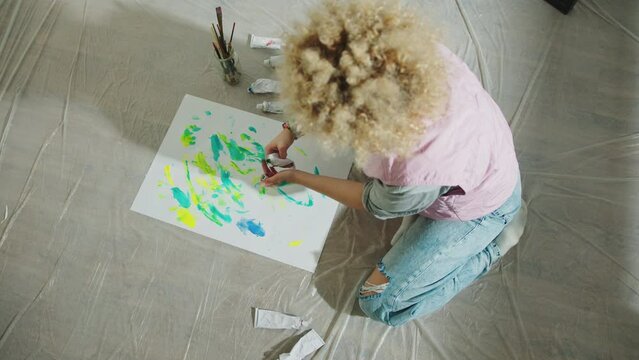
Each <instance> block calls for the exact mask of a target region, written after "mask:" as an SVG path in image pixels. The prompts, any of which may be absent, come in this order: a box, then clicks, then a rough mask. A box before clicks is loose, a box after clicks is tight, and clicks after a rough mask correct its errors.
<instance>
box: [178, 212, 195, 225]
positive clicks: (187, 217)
mask: <svg viewBox="0 0 639 360" xmlns="http://www.w3.org/2000/svg"><path fill="white" fill-rule="evenodd" d="M177 218H178V221H180V222H181V223H183V224H184V225H186V226H188V227H190V228H193V227H195V217H193V215H192V214H191V212H189V211H188V210H187V209H184V208H178V209H177Z"/></svg>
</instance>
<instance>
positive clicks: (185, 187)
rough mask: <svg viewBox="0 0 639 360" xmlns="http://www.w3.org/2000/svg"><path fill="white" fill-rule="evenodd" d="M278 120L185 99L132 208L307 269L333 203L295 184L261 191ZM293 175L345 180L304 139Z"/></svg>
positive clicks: (342, 169) (341, 162)
mask: <svg viewBox="0 0 639 360" xmlns="http://www.w3.org/2000/svg"><path fill="white" fill-rule="evenodd" d="M280 130H281V125H280V123H279V122H277V121H274V120H271V119H268V118H264V117H261V116H258V115H254V114H251V113H247V112H244V111H240V110H237V109H234V108H231V107H228V106H224V105H221V104H217V103H214V102H211V101H207V100H204V99H200V98H196V97H194V96H190V95H186V96H185V97H184V99H183V101H182V104H181V105H180V108H179V109H178V111H177V114H176V115H175V118H174V119H173V122H172V123H171V126H170V128H169V130H168V131H167V134H166V136H165V138H164V141H163V142H162V145H161V146H160V149H159V151H158V153H157V154H156V156H155V159H154V160H153V163H152V164H151V167H150V169H149V171H148V172H147V174H146V177H145V179H144V182H143V183H142V186H141V187H140V190H139V192H138V194H137V197H136V198H135V201H134V202H133V205H132V207H131V209H132V210H134V211H136V212H139V213H142V214H145V215H148V216H150V217H153V218H155V219H158V220H161V221H164V222H167V223H170V224H173V225H176V226H180V227H182V228H185V229H188V230H191V231H194V232H196V233H199V234H202V235H204V236H207V237H210V238H214V239H217V240H219V241H222V242H225V243H228V244H231V245H234V246H237V247H239V248H242V249H245V250H248V251H251V252H254V253H256V254H260V255H263V256H266V257H268V258H271V259H274V260H277V261H280V262H283V263H285V264H289V265H293V266H295V267H298V268H301V269H304V270H308V271H310V272H313V271H314V270H315V267H316V265H317V262H318V260H319V256H320V254H321V252H322V248H323V245H324V241H325V239H326V235H327V233H328V230H329V228H330V226H331V222H332V219H333V216H334V215H335V211H336V209H337V205H338V204H337V202H335V201H333V200H331V199H329V198H327V197H325V196H323V195H321V194H318V193H316V192H314V191H311V190H308V189H305V188H303V187H301V186H298V185H290V184H289V185H284V186H281V187H279V188H271V189H266V188H263V187H262V186H261V185H260V184H259V182H260V176H261V175H262V170H261V164H260V160H261V159H262V158H263V157H264V154H263V146H264V145H265V144H266V143H268V141H270V140H271V139H272V138H273V137H274V136H275V135H277V134H278V133H279V131H280ZM289 158H291V159H293V160H294V161H295V164H296V167H297V168H298V169H300V170H304V171H308V172H314V173H320V174H322V175H328V176H334V177H340V178H345V177H346V176H347V175H348V171H349V169H350V165H351V158H350V157H339V158H330V157H328V156H325V155H323V154H322V153H321V151H320V146H319V144H317V143H316V142H315V141H313V140H312V139H310V138H302V139H299V140H297V141H296V142H295V144H294V145H293V146H292V147H291V148H290V149H289Z"/></svg>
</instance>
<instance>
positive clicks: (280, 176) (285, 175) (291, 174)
mask: <svg viewBox="0 0 639 360" xmlns="http://www.w3.org/2000/svg"><path fill="white" fill-rule="evenodd" d="M298 171H299V170H283V171H280V172H278V173H277V174H275V175H273V176H271V177H269V178H266V179H264V181H262V183H263V184H264V186H276V185H279V184H281V183H283V182H287V183H294V182H295V175H296V173H297V172H298Z"/></svg>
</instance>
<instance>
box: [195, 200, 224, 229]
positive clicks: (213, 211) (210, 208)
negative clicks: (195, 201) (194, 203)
mask: <svg viewBox="0 0 639 360" xmlns="http://www.w3.org/2000/svg"><path fill="white" fill-rule="evenodd" d="M198 209H199V210H200V211H201V212H202V214H203V215H204V216H206V218H207V219H209V220H211V221H213V222H214V223H216V224H218V225H220V226H222V225H224V224H223V223H222V222H221V221H220V220H222V221H224V222H225V223H230V222H231V215H230V214H229V211H228V209H227V210H226V213H222V212H221V211H220V210H218V208H217V207H216V206H215V205H213V204H210V203H203V204H200V205H198Z"/></svg>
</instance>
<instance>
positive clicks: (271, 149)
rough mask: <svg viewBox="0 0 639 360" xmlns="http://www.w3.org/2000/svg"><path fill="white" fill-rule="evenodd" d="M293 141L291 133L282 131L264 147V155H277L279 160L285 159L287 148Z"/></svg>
mask: <svg viewBox="0 0 639 360" xmlns="http://www.w3.org/2000/svg"><path fill="white" fill-rule="evenodd" d="M293 141H295V135H293V132H291V130H288V129H282V132H280V133H279V135H277V136H276V137H275V138H274V139H273V140H271V142H270V143H268V145H266V147H265V148H264V151H266V155H268V154H272V153H277V154H278V155H279V156H280V159H286V157H287V152H288V148H289V147H291V145H293Z"/></svg>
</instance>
